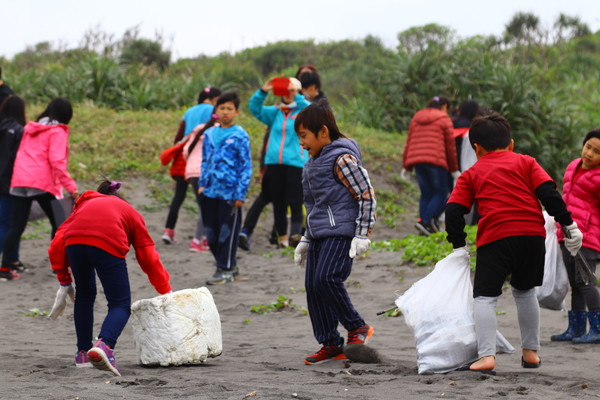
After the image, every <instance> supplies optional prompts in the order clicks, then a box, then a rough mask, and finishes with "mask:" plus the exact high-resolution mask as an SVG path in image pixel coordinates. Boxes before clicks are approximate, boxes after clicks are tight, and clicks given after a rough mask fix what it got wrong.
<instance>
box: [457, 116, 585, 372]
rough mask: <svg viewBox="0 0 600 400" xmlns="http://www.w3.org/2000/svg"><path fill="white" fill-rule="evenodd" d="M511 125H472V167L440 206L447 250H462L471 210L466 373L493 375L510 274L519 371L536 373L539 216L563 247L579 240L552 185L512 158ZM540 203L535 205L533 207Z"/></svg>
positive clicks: (535, 167)
mask: <svg viewBox="0 0 600 400" xmlns="http://www.w3.org/2000/svg"><path fill="white" fill-rule="evenodd" d="M510 132H511V130H510V125H509V123H508V121H507V120H506V119H504V118H503V117H502V116H500V115H499V114H496V113H492V114H490V115H486V116H483V117H479V118H476V119H475V120H474V121H473V124H472V126H471V130H470V132H469V140H470V142H471V145H472V146H473V147H474V149H475V153H476V155H477V159H478V161H477V162H476V163H475V164H474V165H473V166H472V167H471V168H469V169H468V170H466V171H465V172H463V174H462V175H461V176H460V177H459V178H458V180H457V183H456V187H455V188H454V190H453V191H452V194H451V195H450V199H449V200H448V204H447V206H446V230H447V232H448V241H449V242H450V243H452V245H453V247H454V248H455V249H456V248H460V247H463V246H465V245H466V242H465V238H466V234H465V233H464V226H465V220H464V214H467V213H468V212H469V210H470V209H471V206H472V205H473V203H475V202H476V203H477V207H478V209H479V213H480V214H481V219H480V220H479V223H478V230H477V264H476V269H475V281H474V284H473V298H474V306H473V312H474V318H475V331H476V335H477V347H478V355H479V357H480V358H479V360H478V361H476V362H474V363H473V364H471V365H470V366H469V369H470V370H475V371H488V372H489V371H493V369H494V368H495V357H494V355H495V354H496V303H497V301H498V297H499V296H500V295H501V294H502V286H503V285H504V282H505V280H506V278H507V277H508V276H509V275H510V276H511V278H510V284H511V286H512V293H513V297H514V298H515V303H516V305H517V314H518V319H519V327H520V329H521V345H522V348H523V356H522V358H521V365H522V366H523V367H524V368H538V367H539V366H540V364H541V361H540V358H539V357H538V355H537V352H538V350H539V348H540V339H539V305H538V301H537V297H536V294H535V286H539V285H541V284H542V279H543V275H544V254H545V244H544V241H545V229H544V218H543V215H542V209H541V207H540V205H539V202H541V203H542V205H543V206H544V207H545V208H546V211H548V213H549V214H550V215H552V216H553V217H554V219H555V220H556V221H557V222H559V223H560V224H561V225H562V226H564V227H566V229H567V230H568V231H569V232H570V234H571V239H568V241H566V242H565V246H566V247H567V248H568V249H569V251H571V252H575V253H576V252H577V250H578V249H579V247H581V240H582V234H581V232H580V231H579V229H577V224H576V223H574V222H573V220H572V219H571V214H570V212H569V211H567V209H566V206H565V203H564V201H563V200H562V198H561V196H560V194H559V193H558V192H557V191H556V184H555V183H554V181H553V180H552V179H551V178H550V176H549V175H548V174H547V173H546V171H544V170H543V169H542V167H540V165H539V164H538V163H537V162H536V160H535V159H534V158H533V157H530V156H527V155H522V154H517V153H514V152H513V151H512V150H513V147H514V141H513V140H512V139H511V133H510ZM538 200H539V201H538Z"/></svg>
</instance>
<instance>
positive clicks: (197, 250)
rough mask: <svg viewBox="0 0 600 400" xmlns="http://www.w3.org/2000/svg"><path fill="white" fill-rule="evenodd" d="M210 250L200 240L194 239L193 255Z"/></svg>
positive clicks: (192, 243) (191, 248)
mask: <svg viewBox="0 0 600 400" xmlns="http://www.w3.org/2000/svg"><path fill="white" fill-rule="evenodd" d="M208 250H209V248H208V247H207V246H205V245H204V244H203V243H202V242H200V241H199V240H198V239H193V240H192V241H191V242H190V251H191V252H192V253H200V252H202V251H208Z"/></svg>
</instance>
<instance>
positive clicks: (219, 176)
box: [198, 125, 252, 201]
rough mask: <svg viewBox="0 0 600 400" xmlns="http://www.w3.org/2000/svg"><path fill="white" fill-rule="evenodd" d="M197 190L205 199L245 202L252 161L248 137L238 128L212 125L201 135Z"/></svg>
mask: <svg viewBox="0 0 600 400" xmlns="http://www.w3.org/2000/svg"><path fill="white" fill-rule="evenodd" d="M201 171H202V172H201V174H200V181H199V182H198V186H199V187H204V191H203V192H202V194H203V195H204V196H206V197H211V198H213V199H222V200H242V201H244V200H246V193H248V186H249V185H250V178H251V177H252V160H251V157H250V138H249V136H248V133H247V132H246V131H245V130H244V128H242V127H241V126H239V125H233V126H230V127H229V128H221V127H220V126H213V127H212V128H209V129H207V130H206V132H204V140H203V142H202V168H201Z"/></svg>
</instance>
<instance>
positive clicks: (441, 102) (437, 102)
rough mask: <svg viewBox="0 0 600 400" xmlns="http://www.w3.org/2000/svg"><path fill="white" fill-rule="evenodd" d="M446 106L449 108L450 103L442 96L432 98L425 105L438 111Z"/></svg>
mask: <svg viewBox="0 0 600 400" xmlns="http://www.w3.org/2000/svg"><path fill="white" fill-rule="evenodd" d="M445 105H448V107H450V101H449V100H448V98H447V97H444V96H434V97H433V98H432V99H431V100H430V101H429V103H428V104H427V107H428V108H437V109H438V110H440V109H441V108H442V107H443V106H445Z"/></svg>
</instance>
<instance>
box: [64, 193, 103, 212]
mask: <svg viewBox="0 0 600 400" xmlns="http://www.w3.org/2000/svg"><path fill="white" fill-rule="evenodd" d="M109 196H110V195H107V194H102V193H98V192H96V191H95V190H86V191H85V192H83V193H82V194H81V196H79V198H78V199H77V201H75V205H74V206H73V210H77V209H78V208H79V207H81V205H82V204H83V203H85V202H86V201H88V200H91V199H96V198H98V197H109Z"/></svg>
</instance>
